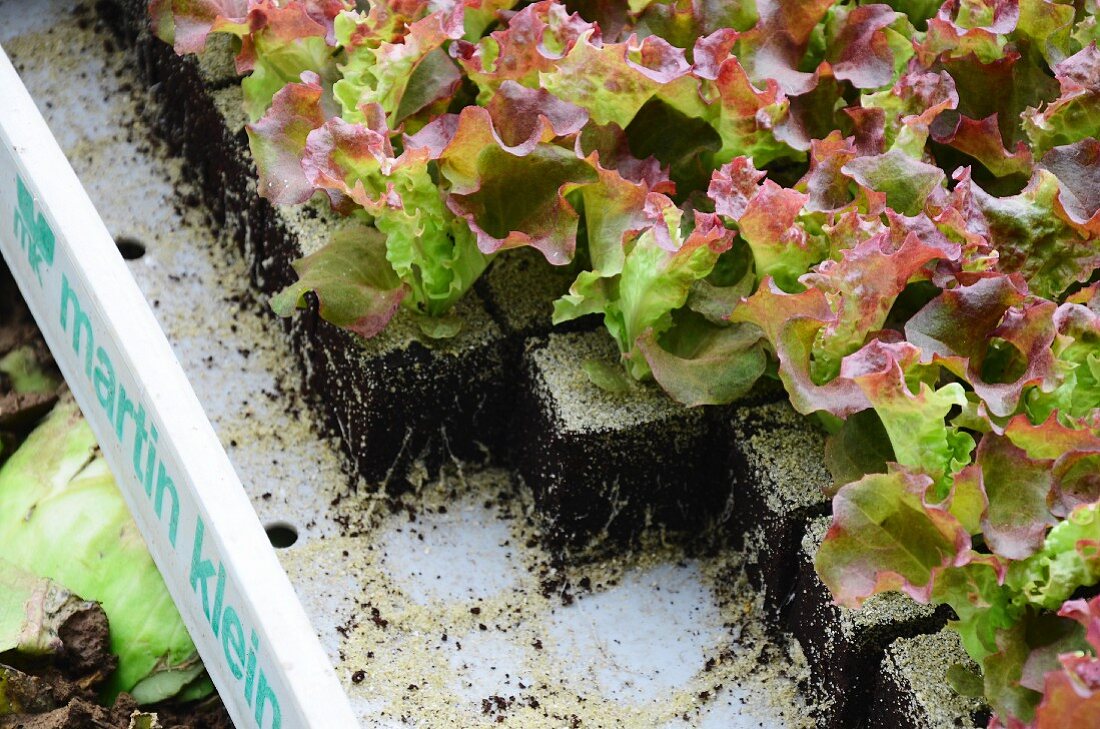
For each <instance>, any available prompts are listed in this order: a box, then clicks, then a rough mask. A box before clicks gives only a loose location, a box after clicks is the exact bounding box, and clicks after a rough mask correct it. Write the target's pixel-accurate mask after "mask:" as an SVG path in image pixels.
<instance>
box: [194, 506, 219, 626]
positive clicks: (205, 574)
mask: <svg viewBox="0 0 1100 729" xmlns="http://www.w3.org/2000/svg"><path fill="white" fill-rule="evenodd" d="M205 532H206V526H205V525H204V524H203V523H202V517H201V516H200V517H198V520H197V521H196V523H195V548H194V549H193V550H192V551H191V589H192V590H194V591H195V592H196V593H197V592H199V589H200V587H201V589H202V611H203V612H204V613H205V614H206V619H207V620H209V619H210V600H209V599H208V597H207V589H206V581H207V580H208V579H210V578H211V577H213V576H214V563H213V562H211V561H210V560H208V559H203V558H202V540H203V536H204V535H205Z"/></svg>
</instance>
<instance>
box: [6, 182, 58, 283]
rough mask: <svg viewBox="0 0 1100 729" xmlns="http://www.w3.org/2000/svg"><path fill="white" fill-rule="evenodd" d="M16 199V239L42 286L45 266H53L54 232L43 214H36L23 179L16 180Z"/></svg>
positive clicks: (29, 192)
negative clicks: (43, 267)
mask: <svg viewBox="0 0 1100 729" xmlns="http://www.w3.org/2000/svg"><path fill="white" fill-rule="evenodd" d="M16 197H17V201H16V207H15V237H16V238H18V239H19V246H20V247H21V248H22V249H23V250H24V251H26V253H27V262H28V263H30V264H31V270H33V271H34V275H35V276H37V277H38V285H39V286H41V285H42V266H43V264H45V266H46V267H47V268H49V267H50V266H52V265H53V253H54V243H55V239H54V235H53V231H52V230H50V224H49V223H47V222H46V219H45V218H44V217H42V213H37V214H35V210H34V197H33V196H32V195H31V191H30V190H28V189H27V186H26V185H25V184H23V178H22V177H17V178H16Z"/></svg>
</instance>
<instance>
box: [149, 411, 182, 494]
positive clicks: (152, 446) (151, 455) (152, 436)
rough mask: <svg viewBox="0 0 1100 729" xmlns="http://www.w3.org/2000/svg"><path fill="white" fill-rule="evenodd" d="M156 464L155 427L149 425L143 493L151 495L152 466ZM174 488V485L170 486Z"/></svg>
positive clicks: (153, 471)
mask: <svg viewBox="0 0 1100 729" xmlns="http://www.w3.org/2000/svg"><path fill="white" fill-rule="evenodd" d="M156 462H157V426H155V425H153V424H152V423H149V452H148V453H147V454H146V456H145V483H144V484H143V485H144V486H145V493H146V495H149V494H152V493H153V474H154V473H155V472H156V471H155V470H154V469H153V466H154V465H155V464H156ZM172 487H173V488H175V484H172Z"/></svg>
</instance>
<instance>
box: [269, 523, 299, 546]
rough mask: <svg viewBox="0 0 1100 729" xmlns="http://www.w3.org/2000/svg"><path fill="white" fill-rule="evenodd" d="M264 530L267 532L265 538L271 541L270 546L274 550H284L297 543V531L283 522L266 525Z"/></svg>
mask: <svg viewBox="0 0 1100 729" xmlns="http://www.w3.org/2000/svg"><path fill="white" fill-rule="evenodd" d="M264 530H265V531H266V532H267V538H268V539H270V540H271V546H272V547H275V549H286V548H287V547H290V546H292V545H293V544H294V543H295V542H297V541H298V530H297V529H295V528H294V526H293V525H292V524H287V523H286V522H285V521H277V522H273V523H271V524H268V525H267V526H266V527H264Z"/></svg>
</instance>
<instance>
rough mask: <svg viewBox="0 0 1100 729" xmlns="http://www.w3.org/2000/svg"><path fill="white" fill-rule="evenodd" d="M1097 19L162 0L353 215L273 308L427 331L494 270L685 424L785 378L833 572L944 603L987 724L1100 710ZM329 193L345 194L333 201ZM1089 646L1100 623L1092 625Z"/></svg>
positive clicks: (834, 10) (274, 141)
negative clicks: (806, 418) (815, 466)
mask: <svg viewBox="0 0 1100 729" xmlns="http://www.w3.org/2000/svg"><path fill="white" fill-rule="evenodd" d="M1097 9H1098V8H1097V5H1096V3H1095V0H1078V1H1077V2H1070V1H1069V0H946V2H936V1H932V0H928V1H921V2H918V1H911V2H910V1H902V0H899V1H897V2H889V3H873V2H863V1H857V0H845V1H843V2H837V1H834V0H812V1H809V2H806V1H803V0H776V1H775V2H769V3H754V2H739V1H732V2H726V3H712V2H693V1H690V0H667V1H664V0H630V1H629V2H628V1H627V0H610V1H608V2H599V3H595V2H591V3H589V2H579V3H565V2H561V1H559V0H540V1H538V2H515V1H513V0H445V1H444V2H428V1H427V0H400V1H398V0H371V1H370V2H366V3H362V2H360V3H354V4H353V3H351V2H344V1H343V0H286V1H285V2H278V3H277V2H274V0H217V1H213V0H211V1H209V2H191V1H185V0H154V1H153V2H152V3H151V5H150V11H151V14H152V19H153V27H154V30H155V31H156V32H157V34H158V35H159V36H160V37H161V38H162V39H164V40H166V41H168V42H170V43H173V44H174V45H175V47H176V49H177V51H179V52H181V53H194V52H199V51H201V49H202V48H203V46H204V44H205V42H206V39H207V37H208V36H209V35H210V34H211V33H222V34H228V35H230V36H233V37H235V38H237V39H238V40H237V41H236V42H237V44H238V50H239V53H238V56H237V64H238V69H239V70H240V72H241V73H242V74H243V75H245V78H244V79H243V81H242V87H243V91H244V97H245V104H246V107H247V111H248V113H249V115H250V117H251V119H252V124H251V125H250V126H249V127H248V134H249V140H250V144H251V147H252V151H253V156H254V158H255V161H256V165H257V170H258V173H259V178H260V184H259V190H260V192H261V194H263V195H264V196H265V197H267V198H268V199H270V200H271V201H272V202H275V203H279V204H301V203H304V202H306V201H308V200H311V199H313V198H315V197H324V198H326V199H327V200H328V202H329V204H330V205H331V207H332V208H333V209H334V210H335V211H337V212H338V213H340V214H342V215H345V216H347V217H348V218H349V220H348V221H347V222H346V224H345V225H343V226H342V227H341V228H340V229H339V230H337V231H335V232H334V233H333V236H332V239H331V241H330V242H329V243H328V245H326V246H325V247H323V248H321V249H320V250H318V251H315V252H312V253H311V254H310V255H309V256H307V257H306V258H304V259H302V260H301V261H298V262H297V264H296V265H295V268H296V270H297V272H298V274H299V281H298V282H296V283H295V284H293V285H292V286H290V287H289V288H288V289H287V290H286V291H284V292H282V293H281V294H279V295H278V296H276V297H275V299H274V300H273V305H274V308H275V309H276V311H277V312H278V313H280V314H283V315H291V314H292V313H293V311H294V309H296V308H297V307H299V306H302V305H304V304H305V302H306V301H307V294H309V293H310V292H312V294H313V295H315V296H316V299H317V301H318V303H319V306H320V313H321V315H322V316H323V317H324V318H326V319H327V320H329V321H330V322H332V323H334V324H336V325H338V326H341V327H344V328H347V329H349V330H351V331H353V332H355V333H357V334H359V335H360V336H363V337H370V336H375V335H377V334H378V333H379V332H381V331H382V330H383V329H384V328H385V326H386V324H387V322H388V321H389V320H390V319H391V317H393V316H394V315H395V313H396V312H397V311H399V310H401V309H405V310H408V311H409V312H411V313H412V314H413V315H414V316H415V317H417V318H418V321H420V323H421V325H422V328H423V329H424V331H425V332H427V333H428V334H429V335H431V336H435V337H444V336H451V335H453V334H454V333H455V332H456V331H458V329H459V327H460V326H461V322H459V321H457V320H455V319H454V318H453V316H452V315H451V314H450V311H451V308H452V306H453V305H454V303H455V302H456V301H457V300H459V299H460V298H461V297H462V296H463V295H464V293H465V292H466V291H468V290H469V289H470V287H471V286H472V285H473V284H474V282H475V281H476V280H477V278H478V277H479V276H480V275H481V274H482V272H483V271H484V270H485V269H486V267H487V266H489V265H491V263H492V260H493V259H494V257H496V256H498V255H509V254H508V250H509V249H512V248H517V247H533V248H535V249H537V250H538V251H539V252H540V253H541V254H542V255H543V257H544V258H545V259H546V262H547V265H555V266H562V265H567V264H569V265H573V266H575V267H576V268H577V269H578V273H577V276H576V280H575V282H574V283H573V285H572V287H571V288H570V291H569V293H568V294H567V295H565V296H564V297H562V298H561V299H560V300H558V301H557V302H554V307H553V312H554V313H553V318H554V321H555V322H564V321H568V320H571V319H575V318H578V317H582V316H588V315H596V316H599V317H602V320H603V324H604V326H605V328H606V330H607V332H608V334H609V336H611V337H612V338H613V339H614V341H615V342H616V344H617V345H618V349H619V352H620V354H621V359H622V367H621V368H608V367H606V366H601V365H598V364H596V363H578V366H582V367H584V368H585V370H586V372H587V373H588V375H589V377H590V378H591V379H592V380H593V381H594V382H595V383H597V384H598V385H601V386H603V387H607V388H610V389H623V387H624V384H625V379H624V378H634V379H641V380H650V379H652V380H654V381H656V383H657V384H658V385H659V386H660V387H662V388H663V389H664V390H666V391H667V392H668V393H669V394H670V396H672V397H673V398H675V399H676V400H678V401H680V402H682V403H684V404H686V405H702V404H718V403H727V402H730V401H732V400H734V399H736V398H738V397H741V396H743V395H744V394H745V393H746V392H747V391H748V390H749V389H750V388H751V387H752V386H753V383H754V382H755V381H756V380H757V379H758V378H760V377H767V376H774V377H776V378H778V379H779V381H780V382H781V383H782V384H783V386H784V387H785V388H786V390H787V392H788V394H789V396H790V399H791V402H792V404H793V405H794V407H795V408H796V409H798V410H799V411H800V412H802V413H804V414H806V415H814V416H816V417H818V418H819V419H821V420H822V421H823V422H824V423H825V424H826V425H827V426H828V427H829V429H830V430H831V431H832V435H831V437H830V440H829V443H828V446H827V452H826V460H827V462H828V464H829V466H830V468H831V469H832V471H833V475H834V479H835V483H834V484H833V487H832V488H833V490H834V492H835V496H834V503H833V524H832V527H831V528H830V530H829V531H828V534H827V535H826V538H825V540H824V544H823V545H822V547H821V550H820V552H819V554H818V555H817V560H816V564H817V569H818V571H819V574H820V575H821V577H822V580H823V581H824V583H825V584H826V585H827V586H828V587H829V589H830V590H831V591H832V593H833V595H834V597H836V599H837V600H838V601H839V602H841V603H842V604H845V605H849V606H852V607H856V606H858V605H859V604H860V603H861V602H862V601H863V600H865V599H866V598H868V597H869V596H871V595H872V594H874V593H876V592H881V591H884V590H901V591H904V592H906V593H908V594H909V595H911V596H912V597H913V598H914V599H917V600H921V601H926V602H927V601H931V602H936V603H945V604H948V605H950V606H951V608H952V609H953V610H954V612H955V614H956V617H957V618H958V620H957V621H955V623H954V627H955V629H956V630H958V631H959V633H960V635H961V636H962V638H963V644H964V645H965V647H966V648H967V650H968V652H969V653H970V654H971V656H973V658H974V659H975V661H976V662H977V663H978V665H979V666H980V667H981V670H982V673H983V675H982V677H981V681H982V684H983V686H984V691H985V696H986V699H987V700H988V701H989V703H990V704H991V706H992V707H993V708H994V710H995V712H996V716H997V718H996V720H995V721H996V722H998V724H997V725H998V726H1005V727H1030V726H1044V727H1045V726H1055V725H1059V724H1058V722H1062V723H1061V724H1060V725H1069V724H1066V723H1065V722H1072V719H1071V718H1067V717H1077V716H1081V715H1083V714H1082V712H1085V711H1088V710H1090V708H1091V707H1092V705H1093V704H1092V702H1093V698H1092V697H1093V693H1092V692H1094V691H1095V690H1096V688H1097V687H1096V685H1094V684H1095V681H1093V680H1092V679H1090V676H1093V675H1094V671H1095V668H1094V666H1095V663H1094V662H1095V660H1096V659H1095V657H1094V656H1095V655H1096V652H1097V643H1096V638H1095V636H1093V635H1092V634H1091V632H1090V631H1093V630H1094V629H1093V627H1092V626H1093V623H1094V622H1095V620H1096V618H1095V614H1096V611H1097V610H1098V608H1097V607H1096V604H1095V603H1086V602H1081V601H1080V600H1072V599H1071V598H1073V597H1074V596H1075V593H1076V591H1078V590H1080V589H1082V588H1089V587H1091V586H1093V585H1095V584H1096V583H1097V582H1100V567H1098V564H1100V560H1098V558H1097V549H1098V546H1097V545H1098V544H1100V533H1095V532H1096V526H1095V521H1094V520H1095V517H1096V515H1097V513H1096V512H1097V503H1098V502H1100V481H1098V480H1097V478H1096V476H1095V474H1096V473H1097V468H1098V467H1100V440H1098V439H1100V416H1098V414H1097V413H1098V411H1100V283H1097V278H1098V273H1097V270H1098V268H1100V195H1098V193H1097V190H1100V139H1098V137H1100V85H1098V84H1100V82H1098V79H1100V52H1098V51H1097V41H1098V39H1100V28H1098V26H1097V20H1096V13H1097ZM318 193H323V196H318ZM1082 626H1084V628H1082Z"/></svg>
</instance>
